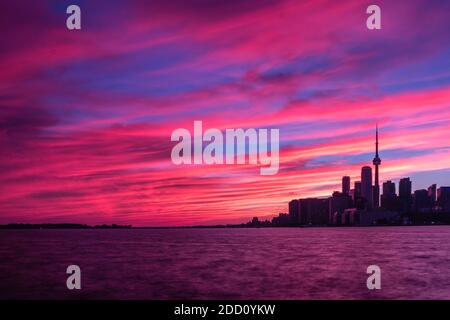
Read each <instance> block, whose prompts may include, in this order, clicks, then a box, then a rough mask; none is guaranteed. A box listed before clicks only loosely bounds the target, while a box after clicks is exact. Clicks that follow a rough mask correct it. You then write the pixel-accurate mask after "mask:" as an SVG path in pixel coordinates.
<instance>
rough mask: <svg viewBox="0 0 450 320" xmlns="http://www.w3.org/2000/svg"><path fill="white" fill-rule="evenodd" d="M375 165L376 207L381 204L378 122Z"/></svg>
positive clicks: (374, 195)
mask: <svg viewBox="0 0 450 320" xmlns="http://www.w3.org/2000/svg"><path fill="white" fill-rule="evenodd" d="M372 163H373V165H374V166H375V185H374V188H373V189H374V192H373V204H374V207H375V208H378V207H379V206H380V181H379V168H378V167H379V166H380V164H381V159H380V156H379V155H378V123H377V124H376V127H375V158H373V162H372Z"/></svg>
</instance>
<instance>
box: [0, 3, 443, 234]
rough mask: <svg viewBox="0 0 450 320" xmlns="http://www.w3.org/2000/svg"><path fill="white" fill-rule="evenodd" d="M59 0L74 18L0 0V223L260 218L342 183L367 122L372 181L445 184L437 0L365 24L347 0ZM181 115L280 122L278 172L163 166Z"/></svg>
mask: <svg viewBox="0 0 450 320" xmlns="http://www.w3.org/2000/svg"><path fill="white" fill-rule="evenodd" d="M73 4H79V5H80V7H81V10H82V12H83V14H82V17H83V18H82V20H83V22H82V28H81V30H67V27H66V24H65V19H66V17H67V14H66V6H65V5H63V4H61V3H60V2H59V1H53V0H50V1H48V2H45V3H39V2H37V1H27V0H20V1H18V2H8V3H6V2H5V3H2V4H1V5H0V7H1V8H0V17H1V19H0V21H4V22H5V23H3V24H2V27H1V28H0V37H1V39H2V40H1V41H2V49H1V51H0V69H1V73H0V149H1V150H2V156H1V157H0V224H7V223H65V222H70V223H82V224H89V225H98V224H113V223H116V224H120V225H130V224H131V225H133V226H177V225H211V224H226V223H241V222H244V221H248V220H249V219H251V218H252V217H253V216H261V215H267V216H273V215H275V214H277V213H279V212H284V211H285V210H286V204H287V203H288V202H289V201H290V200H291V199H293V198H294V197H296V196H297V195H301V196H302V197H318V196H326V195H330V194H331V193H332V192H333V190H338V189H340V186H341V179H342V176H344V175H348V176H349V177H350V179H351V181H352V184H353V181H355V180H357V179H359V176H360V174H361V167H362V166H364V165H366V166H367V165H370V166H372V165H373V161H374V154H373V147H374V146H373V136H374V135H373V129H374V128H375V126H376V125H377V124H378V127H379V130H380V139H381V135H382V140H380V150H382V153H380V156H381V157H382V161H383V162H382V164H380V166H379V169H380V175H381V180H380V181H379V183H380V186H379V188H380V189H381V188H382V182H385V181H386V180H392V181H395V182H396V183H398V180H399V179H400V178H403V177H410V178H411V181H412V188H413V189H425V188H428V186H430V185H432V184H434V183H436V184H438V185H449V184H450V183H449V182H450V141H449V139H448V137H449V136H450V125H449V124H450V98H449V97H450V74H449V72H448V70H450V60H449V59H448V57H449V55H450V43H449V42H448V39H449V36H450V21H449V19H448V14H447V12H449V10H450V3H448V2H445V1H426V0H413V1H404V0H400V1H380V2H379V3H378V5H379V6H380V7H381V8H382V11H383V13H382V28H381V29H380V30H369V29H367V26H366V19H367V13H366V9H367V4H364V3H361V1H359V0H349V1H346V2H345V4H344V3H341V2H336V1H331V0H330V1H327V0H324V1H317V2H315V1H314V2H308V1H306V2H303V1H295V0H277V1H272V0H267V1H256V0H249V1H232V2H230V1H221V0H218V1H189V0H188V1H181V0H173V1H170V4H168V3H167V1H162V0H155V1H151V2H148V3H146V2H145V3H144V2H142V1H127V2H122V3H118V2H111V1H104V0H101V1H95V2H94V1H88V2H85V1H74V3H73ZM18 35H20V36H18ZM196 120H200V121H202V122H203V124H204V127H205V128H217V129H219V130H222V131H223V130H225V129H227V128H243V129H246V128H271V129H272V128H273V129H279V132H280V164H279V171H278V173H277V174H276V175H273V176H271V177H267V176H266V177H263V176H261V175H260V174H259V173H260V167H259V166H255V165H245V166H240V165H233V166H227V165H212V166H204V165H192V166H189V167H187V166H177V165H174V164H173V163H172V161H171V157H170V152H171V149H172V148H173V146H174V145H175V143H174V142H172V141H171V140H170V136H171V133H172V132H173V130H175V129H176V128H188V127H191V126H192V123H193V122H194V121H196ZM375 158H376V156H375ZM371 161H372V163H371ZM376 162H377V160H376ZM367 191H368V192H370V190H369V189H367ZM380 193H381V192H380Z"/></svg>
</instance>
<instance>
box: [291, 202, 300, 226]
mask: <svg viewBox="0 0 450 320" xmlns="http://www.w3.org/2000/svg"><path fill="white" fill-rule="evenodd" d="M299 217H300V203H299V201H298V200H297V199H295V200H291V201H289V220H290V222H291V223H292V224H298V223H300V218H299Z"/></svg>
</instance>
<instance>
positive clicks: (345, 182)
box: [342, 176, 350, 194]
mask: <svg viewBox="0 0 450 320" xmlns="http://www.w3.org/2000/svg"><path fill="white" fill-rule="evenodd" d="M342 193H343V194H350V177H349V176H343V177H342Z"/></svg>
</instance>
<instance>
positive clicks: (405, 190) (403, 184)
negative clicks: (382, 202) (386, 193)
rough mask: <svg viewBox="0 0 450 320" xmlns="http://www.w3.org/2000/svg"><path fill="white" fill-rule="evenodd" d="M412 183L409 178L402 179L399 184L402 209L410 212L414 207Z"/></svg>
mask: <svg viewBox="0 0 450 320" xmlns="http://www.w3.org/2000/svg"><path fill="white" fill-rule="evenodd" d="M411 190H412V184H411V180H410V179H409V178H402V179H400V183H399V185H398V196H399V198H400V203H401V209H402V211H404V212H408V211H410V210H411V207H412V195H411Z"/></svg>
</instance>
